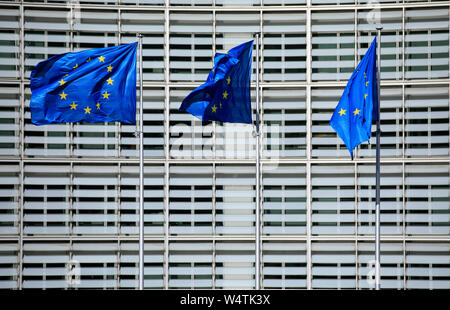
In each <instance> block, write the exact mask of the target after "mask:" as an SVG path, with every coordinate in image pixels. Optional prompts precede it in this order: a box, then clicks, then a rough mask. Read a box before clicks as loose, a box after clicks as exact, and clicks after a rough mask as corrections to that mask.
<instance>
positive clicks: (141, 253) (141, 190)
mask: <svg viewBox="0 0 450 310" xmlns="http://www.w3.org/2000/svg"><path fill="white" fill-rule="evenodd" d="M142 37H143V36H142V34H141V33H139V34H138V38H139V289H140V290H143V289H144V106H143V101H144V100H143V75H142V65H143V62H142Z"/></svg>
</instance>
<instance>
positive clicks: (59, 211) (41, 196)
mask: <svg viewBox="0 0 450 310" xmlns="http://www.w3.org/2000/svg"><path fill="white" fill-rule="evenodd" d="M44 172H46V175H45V176H43V175H42V174H43V173H44ZM24 174H25V176H24V193H23V195H24V216H23V217H24V223H23V225H24V228H23V232H24V234H26V235H54V234H61V235H67V234H69V233H70V224H69V222H70V211H69V199H70V198H69V197H70V194H69V193H70V183H71V176H70V165H68V164H59V165H51V166H48V165H39V164H28V165H25V166H24Z"/></svg>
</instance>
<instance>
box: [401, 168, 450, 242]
mask: <svg viewBox="0 0 450 310" xmlns="http://www.w3.org/2000/svg"><path fill="white" fill-rule="evenodd" d="M449 175H450V166H449V164H448V163H441V164H438V163H436V164H431V163H429V164H427V163H423V164H405V182H406V184H405V185H406V233H407V234H408V235H410V234H420V235H430V234H433V235H448V234H450V209H449V205H450V198H449V197H450V189H449V188H450V187H449V186H450V177H449Z"/></svg>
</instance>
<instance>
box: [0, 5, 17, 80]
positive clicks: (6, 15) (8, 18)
mask: <svg viewBox="0 0 450 310" xmlns="http://www.w3.org/2000/svg"><path fill="white" fill-rule="evenodd" d="M19 16H20V13H19V9H18V8H14V7H9V6H0V29H1V30H0V78H8V79H10V78H13V79H17V78H19V77H20V72H19V65H20V64H19V61H20V60H19V52H20V46H19V43H20V39H19V31H18V29H19V22H20V18H19Z"/></svg>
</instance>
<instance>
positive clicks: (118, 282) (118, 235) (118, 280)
mask: <svg viewBox="0 0 450 310" xmlns="http://www.w3.org/2000/svg"><path fill="white" fill-rule="evenodd" d="M117 168H118V173H117V188H116V193H117V201H116V205H117V217H116V218H117V222H116V226H117V261H116V266H117V267H116V273H117V274H116V289H119V288H120V235H121V229H120V222H121V221H120V217H121V212H120V204H121V182H120V179H121V178H122V176H121V172H122V163H121V162H120V161H119V162H118V163H117Z"/></svg>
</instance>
